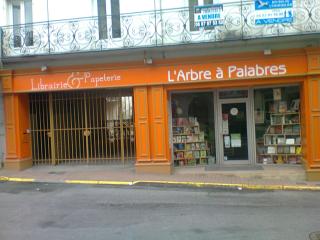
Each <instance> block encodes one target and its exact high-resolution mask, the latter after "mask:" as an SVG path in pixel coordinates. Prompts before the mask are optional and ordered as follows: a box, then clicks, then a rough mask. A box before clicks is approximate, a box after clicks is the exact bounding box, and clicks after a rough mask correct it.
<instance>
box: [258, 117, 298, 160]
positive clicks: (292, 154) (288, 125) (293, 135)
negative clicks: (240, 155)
mask: <svg viewBox="0 0 320 240" xmlns="http://www.w3.org/2000/svg"><path fill="white" fill-rule="evenodd" d="M263 138H264V141H263V146H264V147H263V149H262V151H261V152H260V153H258V157H259V158H260V162H262V163H264V164H268V163H276V164H283V163H287V164H300V163H301V127H300V113H299V112H282V113H270V126H269V127H268V128H267V130H266V133H265V134H264V136H263ZM261 160H262V161H261Z"/></svg>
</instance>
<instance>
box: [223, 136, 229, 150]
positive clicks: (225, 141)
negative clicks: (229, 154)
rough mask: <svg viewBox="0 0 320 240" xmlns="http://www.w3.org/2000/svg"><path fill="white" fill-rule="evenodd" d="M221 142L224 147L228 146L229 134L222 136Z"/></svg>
mask: <svg viewBox="0 0 320 240" xmlns="http://www.w3.org/2000/svg"><path fill="white" fill-rule="evenodd" d="M223 142H224V147H225V148H230V136H229V135H226V136H223Z"/></svg>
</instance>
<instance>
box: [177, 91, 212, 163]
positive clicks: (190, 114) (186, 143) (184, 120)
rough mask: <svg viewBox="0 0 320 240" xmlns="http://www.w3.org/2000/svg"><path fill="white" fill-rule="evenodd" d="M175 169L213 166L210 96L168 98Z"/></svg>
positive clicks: (199, 94) (191, 95)
mask: <svg viewBox="0 0 320 240" xmlns="http://www.w3.org/2000/svg"><path fill="white" fill-rule="evenodd" d="M171 104H172V135H173V136H172V142H173V155H174V165H175V166H184V165H189V166H194V165H206V164H208V163H215V137H214V136H215V130H214V108H213V107H214V106H213V93H176V94H172V97H171Z"/></svg>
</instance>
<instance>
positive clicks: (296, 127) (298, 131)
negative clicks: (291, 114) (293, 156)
mask: <svg viewBox="0 0 320 240" xmlns="http://www.w3.org/2000/svg"><path fill="white" fill-rule="evenodd" d="M292 132H293V133H296V134H299V133H300V125H293V126H292Z"/></svg>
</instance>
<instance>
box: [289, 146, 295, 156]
mask: <svg viewBox="0 0 320 240" xmlns="http://www.w3.org/2000/svg"><path fill="white" fill-rule="evenodd" d="M290 153H291V154H295V153H296V147H295V146H290Z"/></svg>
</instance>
